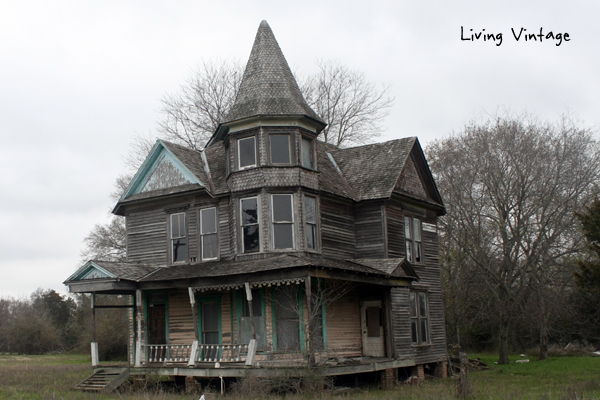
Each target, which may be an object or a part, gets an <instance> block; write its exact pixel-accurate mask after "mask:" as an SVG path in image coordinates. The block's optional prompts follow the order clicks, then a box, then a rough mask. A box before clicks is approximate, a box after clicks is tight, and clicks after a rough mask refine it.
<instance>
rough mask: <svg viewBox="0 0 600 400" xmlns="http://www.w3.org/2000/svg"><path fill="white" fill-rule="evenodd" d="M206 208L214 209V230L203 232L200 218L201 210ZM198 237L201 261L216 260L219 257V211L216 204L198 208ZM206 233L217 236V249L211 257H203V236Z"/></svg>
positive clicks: (206, 209)
mask: <svg viewBox="0 0 600 400" xmlns="http://www.w3.org/2000/svg"><path fill="white" fill-rule="evenodd" d="M208 210H214V213H215V231H214V232H207V233H203V230H204V228H203V218H202V212H203V211H208ZM198 220H199V221H198V237H199V240H200V246H199V248H200V260H202V261H213V260H218V259H219V255H220V248H219V247H220V246H219V213H218V210H217V207H216V206H213V207H205V208H200V209H198ZM207 235H215V236H216V238H217V251H216V256H215V257H212V258H204V237H205V236H207Z"/></svg>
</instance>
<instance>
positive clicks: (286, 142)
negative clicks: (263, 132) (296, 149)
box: [270, 135, 291, 164]
mask: <svg viewBox="0 0 600 400" xmlns="http://www.w3.org/2000/svg"><path fill="white" fill-rule="evenodd" d="M270 138H271V163H272V164H290V163H291V157H290V135H271V136H270Z"/></svg>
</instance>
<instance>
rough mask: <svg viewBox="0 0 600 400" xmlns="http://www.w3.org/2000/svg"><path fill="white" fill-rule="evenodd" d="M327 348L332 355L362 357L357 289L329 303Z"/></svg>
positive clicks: (327, 312) (327, 308)
mask: <svg viewBox="0 0 600 400" xmlns="http://www.w3.org/2000/svg"><path fill="white" fill-rule="evenodd" d="M326 314H327V315H326V317H327V350H328V353H329V355H330V356H332V355H335V356H343V357H360V356H361V355H362V334H361V325H360V298H359V294H358V292H357V291H356V290H352V291H351V292H349V293H348V294H346V295H345V296H343V297H341V298H339V299H337V300H336V301H334V302H332V303H330V304H327V306H326Z"/></svg>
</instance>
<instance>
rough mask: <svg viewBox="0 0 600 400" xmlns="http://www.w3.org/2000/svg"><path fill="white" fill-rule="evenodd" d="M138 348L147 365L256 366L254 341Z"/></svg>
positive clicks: (150, 345)
mask: <svg viewBox="0 0 600 400" xmlns="http://www.w3.org/2000/svg"><path fill="white" fill-rule="evenodd" d="M136 347H137V348H139V351H140V352H141V354H145V360H146V363H163V364H167V363H187V364H188V366H190V367H193V366H195V365H196V363H197V362H207V363H215V364H217V363H218V364H220V363H229V362H244V363H245V365H254V356H255V354H256V340H254V339H252V340H251V341H250V343H249V344H200V343H198V341H194V342H193V343H192V344H191V345H189V344H143V343H138V344H137V346H136ZM141 358H142V357H140V358H137V357H136V366H141V364H142V361H141ZM216 367H217V368H218V365H217V366H216Z"/></svg>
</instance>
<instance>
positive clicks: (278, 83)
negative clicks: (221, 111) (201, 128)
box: [224, 21, 325, 124]
mask: <svg viewBox="0 0 600 400" xmlns="http://www.w3.org/2000/svg"><path fill="white" fill-rule="evenodd" d="M298 114H299V115H306V116H308V117H310V118H312V119H314V120H316V121H319V122H321V123H322V124H325V123H324V122H323V121H322V120H321V118H320V117H319V116H318V115H317V113H315V112H314V111H313V109H312V108H310V107H309V105H308V104H307V103H306V100H305V99H304V96H302V93H301V92H300V88H299V87H298V83H297V82H296V79H295V78H294V75H293V74H292V71H291V70H290V67H289V66H288V63H287V61H286V60H285V57H284V56H283V53H282V51H281V48H280V47H279V44H278V43H277V40H276V39H275V35H273V31H272V30H271V27H270V26H269V24H268V23H267V21H262V22H261V23H260V26H259V27H258V32H256V38H255V39H254V45H253V46H252V51H251V53H250V58H249V59H248V64H246V69H245V71H244V76H243V78H242V83H241V84H240V89H239V91H238V94H237V97H236V99H235V103H234V104H233V106H232V107H231V110H230V111H229V113H228V114H227V116H226V117H225V121H224V123H227V122H232V121H236V120H240V119H244V118H248V117H252V116H256V115H298Z"/></svg>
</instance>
